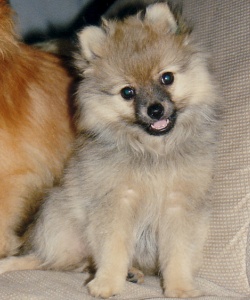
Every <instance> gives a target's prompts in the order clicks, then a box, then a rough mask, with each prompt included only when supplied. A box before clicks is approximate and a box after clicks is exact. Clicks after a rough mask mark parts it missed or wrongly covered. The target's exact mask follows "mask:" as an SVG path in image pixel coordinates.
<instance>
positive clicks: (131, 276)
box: [127, 267, 144, 283]
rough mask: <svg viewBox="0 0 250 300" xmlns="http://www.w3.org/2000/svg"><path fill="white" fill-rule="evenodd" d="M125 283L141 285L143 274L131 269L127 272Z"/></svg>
mask: <svg viewBox="0 0 250 300" xmlns="http://www.w3.org/2000/svg"><path fill="white" fill-rule="evenodd" d="M127 281H129V282H132V283H143V282H144V274H143V273H142V272H141V271H140V270H138V269H136V268H133V267H132V268H130V269H129V270H128V275H127Z"/></svg>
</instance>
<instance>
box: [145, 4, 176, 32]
mask: <svg viewBox="0 0 250 300" xmlns="http://www.w3.org/2000/svg"><path fill="white" fill-rule="evenodd" d="M145 19H146V20H148V21H149V22H151V23H155V24H156V25H158V26H160V27H162V26H164V27H167V28H168V30H169V31H170V32H171V33H176V32H177V29H178V25H177V22H176V20H175V17H174V15H173V13H172V12H171V10H170V8H169V6H168V5H167V4H166V3H156V4H152V5H149V6H148V7H147V9H146V14H145Z"/></svg>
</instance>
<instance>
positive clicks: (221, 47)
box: [0, 0, 250, 300]
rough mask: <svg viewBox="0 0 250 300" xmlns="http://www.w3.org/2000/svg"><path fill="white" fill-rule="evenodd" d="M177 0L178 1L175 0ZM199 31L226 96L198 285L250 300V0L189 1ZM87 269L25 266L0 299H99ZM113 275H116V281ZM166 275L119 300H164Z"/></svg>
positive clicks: (5, 281) (131, 288)
mask: <svg viewBox="0 0 250 300" xmlns="http://www.w3.org/2000/svg"><path fill="white" fill-rule="evenodd" d="M173 1H177V0H173ZM183 3H184V7H183V13H184V16H186V18H187V19H188V20H191V21H192V24H193V25H194V31H193V35H194V36H196V38H197V39H199V40H200V42H201V43H202V44H203V45H204V46H205V47H206V48H207V49H208V50H209V51H210V53H211V54H212V55H211V59H212V66H213V70H214V73H215V76H216V77H217V80H218V82H219V83H220V86H221V95H222V101H223V111H222V124H221V134H220V139H219V140H220V141H219V149H218V158H217V164H216V170H215V176H214V185H213V191H212V207H213V213H212V219H211V227H210V233H209V237H208V240H207V243H206V246H205V249H204V263H203V266H202V269H201V271H200V272H199V274H198V275H197V284H198V286H199V287H200V288H201V290H203V291H204V293H206V295H207V296H203V297H201V299H204V300H205V299H209V300H217V299H250V286H249V279H250V244H249V241H250V235H249V220H250V207H249V206H250V1H249V0H238V1H236V0H221V1H219V0H210V1H208V0H185V1H183ZM87 277H88V276H87V274H84V273H83V274H77V273H69V272H65V273H63V272H52V271H19V272H10V273H6V274H3V275H1V276H0V300H10V299H11V300H25V299H27V300H35V299H41V300H45V299H53V300H63V299H70V300H77V299H79V300H80V299H81V300H82V299H93V298H91V297H90V296H89V295H88V292H87V289H86V287H85V286H84V282H85V281H86V279H87ZM110 280H112V278H110ZM163 298H164V296H163V294H162V289H161V287H160V280H159V278H157V277H146V278H145V283H144V284H141V285H138V284H133V283H128V282H127V283H126V286H125V289H124V292H123V293H122V294H121V295H119V296H115V297H113V299H130V300H131V299H163Z"/></svg>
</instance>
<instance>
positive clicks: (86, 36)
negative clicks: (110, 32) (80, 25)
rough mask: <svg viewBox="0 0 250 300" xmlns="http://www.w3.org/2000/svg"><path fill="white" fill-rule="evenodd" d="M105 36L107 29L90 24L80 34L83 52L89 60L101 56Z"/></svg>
mask: <svg viewBox="0 0 250 300" xmlns="http://www.w3.org/2000/svg"><path fill="white" fill-rule="evenodd" d="M105 38H106V33H105V31H104V30H103V29H102V28H100V27H97V26H88V27H86V28H84V29H83V30H82V31H81V32H80V33H79V34H78V39H79V43H80V46H81V54H82V55H83V56H84V58H85V59H86V60H87V61H91V60H93V59H94V58H96V57H100V56H101V53H102V46H103V43H104V41H105Z"/></svg>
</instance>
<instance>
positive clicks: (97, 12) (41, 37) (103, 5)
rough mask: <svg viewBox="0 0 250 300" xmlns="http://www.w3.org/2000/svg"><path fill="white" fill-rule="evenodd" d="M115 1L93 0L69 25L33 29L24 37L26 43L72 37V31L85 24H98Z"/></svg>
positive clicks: (74, 31)
mask: <svg viewBox="0 0 250 300" xmlns="http://www.w3.org/2000/svg"><path fill="white" fill-rule="evenodd" d="M114 2H115V0H105V1H104V0H93V1H92V2H91V3H89V4H88V5H87V6H86V7H84V9H83V10H82V11H81V12H80V13H79V15H78V16H77V17H76V20H75V21H74V22H73V23H72V25H71V26H69V27H67V28H65V27H63V26H60V27H55V26H50V27H49V29H48V30H47V32H46V33H44V32H43V33H42V32H38V31H34V32H31V33H30V34H28V35H26V36H25V37H24V41H25V42H26V43H28V44H33V43H38V42H43V41H45V40H48V39H54V38H74V33H76V32H77V31H78V30H79V29H81V28H83V27H84V26H86V25H98V24H99V23H100V17H101V16H102V15H103V14H104V13H105V12H106V11H107V9H108V8H109V7H110V6H111V5H112V4H113V3H114Z"/></svg>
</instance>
